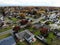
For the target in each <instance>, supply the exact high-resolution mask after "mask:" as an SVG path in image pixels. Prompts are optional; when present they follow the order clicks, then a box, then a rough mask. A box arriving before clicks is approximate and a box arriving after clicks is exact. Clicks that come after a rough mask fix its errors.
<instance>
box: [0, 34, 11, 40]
mask: <svg viewBox="0 0 60 45" xmlns="http://www.w3.org/2000/svg"><path fill="white" fill-rule="evenodd" d="M9 36H11V34H4V35H1V36H0V40H1V39H3V38H6V37H9Z"/></svg>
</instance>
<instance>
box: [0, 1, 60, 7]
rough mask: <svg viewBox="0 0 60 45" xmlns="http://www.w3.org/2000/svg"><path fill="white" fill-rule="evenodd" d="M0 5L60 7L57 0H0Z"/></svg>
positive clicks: (59, 2)
mask: <svg viewBox="0 0 60 45" xmlns="http://www.w3.org/2000/svg"><path fill="white" fill-rule="evenodd" d="M0 6H55V7H60V1H59V0H0Z"/></svg>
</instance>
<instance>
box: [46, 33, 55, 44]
mask: <svg viewBox="0 0 60 45" xmlns="http://www.w3.org/2000/svg"><path fill="white" fill-rule="evenodd" d="M54 38H55V35H54V34H53V33H52V32H50V33H49V35H48V37H47V43H48V44H51V43H52V39H54Z"/></svg>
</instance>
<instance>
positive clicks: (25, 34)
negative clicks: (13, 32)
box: [17, 30, 33, 39]
mask: <svg viewBox="0 0 60 45" xmlns="http://www.w3.org/2000/svg"><path fill="white" fill-rule="evenodd" d="M17 35H18V38H19V39H24V37H26V38H29V37H30V36H32V35H33V34H32V33H31V32H30V31H28V30H24V31H22V32H19V33H17Z"/></svg>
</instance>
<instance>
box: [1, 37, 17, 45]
mask: <svg viewBox="0 0 60 45" xmlns="http://www.w3.org/2000/svg"><path fill="white" fill-rule="evenodd" d="M13 44H14V45H16V42H15V40H14V38H13V37H12V36H10V37H7V38H4V39H2V40H0V45H13Z"/></svg>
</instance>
